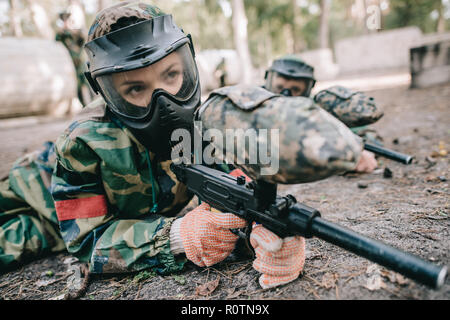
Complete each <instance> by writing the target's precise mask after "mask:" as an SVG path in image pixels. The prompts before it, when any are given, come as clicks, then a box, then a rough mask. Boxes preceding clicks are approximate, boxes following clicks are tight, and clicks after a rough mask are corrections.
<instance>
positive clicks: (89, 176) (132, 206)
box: [52, 99, 192, 273]
mask: <svg viewBox="0 0 450 320" xmlns="http://www.w3.org/2000/svg"><path fill="white" fill-rule="evenodd" d="M106 110H107V109H106V108H105V104H104V102H103V101H102V100H101V99H99V100H96V101H95V103H92V104H91V105H90V106H89V108H87V110H86V112H83V114H81V115H80V118H79V119H77V120H76V121H75V122H74V123H73V124H72V125H71V126H70V127H69V128H68V130H66V132H65V133H64V134H63V135H61V136H60V137H59V138H58V140H57V142H56V154H57V163H56V167H55V171H54V174H53V177H52V196H53V198H54V200H55V207H56V212H57V216H58V219H59V221H60V229H61V234H62V237H63V239H64V242H65V244H66V247H67V249H68V251H69V252H70V253H72V254H73V255H75V256H76V257H78V258H79V259H80V260H82V261H87V262H90V270H91V271H92V272H125V271H137V270H141V269H144V268H149V267H153V268H155V269H156V270H157V271H158V272H160V273H166V272H173V271H178V270H180V269H181V268H182V266H183V263H184V260H183V261H176V259H175V257H174V256H173V255H172V254H171V252H170V245H169V231H170V227H171V224H172V222H173V220H174V219H175V218H174V216H175V215H176V214H177V213H178V212H179V211H180V210H181V209H182V208H183V207H184V206H185V205H186V204H187V203H188V202H189V201H190V199H191V197H192V195H189V194H188V193H187V189H186V186H184V185H182V184H180V183H179V182H178V181H177V180H176V178H175V175H174V174H173V173H172V172H171V171H170V169H169V167H170V164H171V161H170V160H169V161H165V162H158V161H157V160H156V159H155V157H154V155H153V154H149V152H148V151H147V150H146V149H145V148H144V147H143V146H142V145H141V144H140V143H139V142H138V141H137V140H136V139H135V138H134V136H133V135H132V134H131V132H130V131H129V130H128V129H127V128H125V127H122V125H121V124H120V122H118V121H117V120H115V119H114V118H113V117H112V115H111V114H110V113H109V112H107V111H106ZM155 205H156V206H155Z"/></svg>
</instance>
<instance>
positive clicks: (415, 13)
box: [384, 0, 441, 33]
mask: <svg viewBox="0 0 450 320" xmlns="http://www.w3.org/2000/svg"><path fill="white" fill-rule="evenodd" d="M440 4H441V0H409V1H404V0H390V7H391V11H390V12H389V14H388V15H387V16H386V17H385V20H384V27H385V28H386V29H394V28H401V27H406V26H418V27H419V28H420V29H421V30H422V31H423V32H426V33H428V32H435V31H436V24H437V21H436V19H435V20H433V18H432V15H431V13H432V12H433V11H435V10H438V8H439V5H440ZM436 13H437V11H436Z"/></svg>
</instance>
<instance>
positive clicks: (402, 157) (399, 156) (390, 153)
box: [364, 142, 413, 164]
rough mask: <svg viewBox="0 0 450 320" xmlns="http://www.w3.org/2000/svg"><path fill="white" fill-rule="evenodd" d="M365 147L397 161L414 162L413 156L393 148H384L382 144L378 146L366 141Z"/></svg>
mask: <svg viewBox="0 0 450 320" xmlns="http://www.w3.org/2000/svg"><path fill="white" fill-rule="evenodd" d="M364 149H365V150H367V151H370V152H373V153H376V154H378V155H380V156H383V157H386V158H388V159H391V160H395V161H397V162H401V163H403V164H410V163H411V162H412V159H413V157H412V156H410V155H407V154H404V153H400V152H397V151H394V150H391V149H387V148H383V147H381V146H377V145H375V144H372V143H367V142H366V143H365V144H364Z"/></svg>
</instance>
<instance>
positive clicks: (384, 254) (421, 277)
mask: <svg viewBox="0 0 450 320" xmlns="http://www.w3.org/2000/svg"><path fill="white" fill-rule="evenodd" d="M311 233H312V235H313V236H316V237H318V238H320V239H323V240H325V241H328V242H330V243H333V244H335V245H337V246H339V247H341V248H343V249H345V250H348V251H350V252H353V253H355V254H357V255H359V256H362V257H364V258H366V259H368V260H370V261H373V262H376V263H378V264H380V265H382V266H384V267H386V268H388V269H391V270H393V271H396V272H398V273H400V274H402V275H404V276H406V277H408V278H410V279H413V280H415V281H417V282H420V283H422V284H424V285H427V286H429V287H431V288H434V289H438V288H440V287H441V286H442V285H443V284H444V281H445V278H446V276H447V267H446V266H437V265H434V264H432V263H429V262H427V261H425V260H423V259H421V258H419V257H417V256H414V255H412V254H409V253H406V252H403V251H400V250H398V249H395V248H393V247H390V246H388V245H386V244H384V243H382V242H380V241H377V240H374V239H370V238H368V237H365V236H363V235H361V234H358V233H356V232H354V231H351V230H349V229H347V228H344V227H342V226H339V225H336V224H333V223H331V222H329V221H326V220H323V219H321V218H319V217H316V218H314V219H313V222H312V224H311Z"/></svg>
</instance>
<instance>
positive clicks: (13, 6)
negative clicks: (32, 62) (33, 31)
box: [9, 0, 23, 37]
mask: <svg viewBox="0 0 450 320" xmlns="http://www.w3.org/2000/svg"><path fill="white" fill-rule="evenodd" d="M9 21H10V23H9V25H10V29H11V34H12V36H13V37H22V36H23V31H22V26H21V25H20V17H19V15H18V13H17V0H9Z"/></svg>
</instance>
